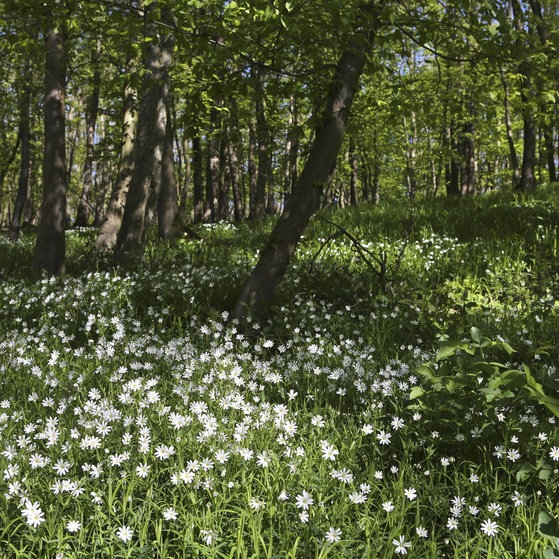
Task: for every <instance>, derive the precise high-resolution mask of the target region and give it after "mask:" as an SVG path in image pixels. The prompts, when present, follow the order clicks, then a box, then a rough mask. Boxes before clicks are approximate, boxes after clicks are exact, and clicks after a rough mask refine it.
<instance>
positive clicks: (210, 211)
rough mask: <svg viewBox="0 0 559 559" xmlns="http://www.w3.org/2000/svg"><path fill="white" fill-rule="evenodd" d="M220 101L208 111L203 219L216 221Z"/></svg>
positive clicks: (219, 170) (219, 171)
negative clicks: (208, 129) (208, 124)
mask: <svg viewBox="0 0 559 559" xmlns="http://www.w3.org/2000/svg"><path fill="white" fill-rule="evenodd" d="M220 106H221V100H219V99H217V100H216V105H215V106H214V107H212V109H211V111H210V129H211V130H210V132H209V138H208V143H207V145H208V154H207V155H208V159H207V163H206V205H205V218H206V219H208V220H209V221H212V222H214V221H216V219H217V216H218V198H217V196H218V193H219V178H220V173H221V169H220V148H221V118H220V114H219V110H218V107H220Z"/></svg>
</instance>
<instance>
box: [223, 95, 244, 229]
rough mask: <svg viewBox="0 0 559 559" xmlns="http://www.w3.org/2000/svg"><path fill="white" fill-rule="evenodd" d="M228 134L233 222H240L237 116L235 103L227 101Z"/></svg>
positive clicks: (241, 199)
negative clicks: (228, 116)
mask: <svg viewBox="0 0 559 559" xmlns="http://www.w3.org/2000/svg"><path fill="white" fill-rule="evenodd" d="M229 115H230V119H229V133H228V134H227V163H228V166H229V177H230V182H231V190H232V192H233V211H234V217H235V221H237V222H240V221H243V220H244V218H245V208H244V204H243V194H242V190H241V174H240V171H239V157H238V155H237V144H238V142H239V134H238V130H239V114H238V108H237V101H236V100H235V99H231V100H230V101H229Z"/></svg>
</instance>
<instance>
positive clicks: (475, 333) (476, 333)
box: [470, 326, 481, 344]
mask: <svg viewBox="0 0 559 559" xmlns="http://www.w3.org/2000/svg"><path fill="white" fill-rule="evenodd" d="M470 336H471V337H472V340H474V342H476V343H478V344H480V343H481V330H480V329H479V328H476V327H475V326H472V327H471V328H470Z"/></svg>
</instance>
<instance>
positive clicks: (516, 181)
mask: <svg viewBox="0 0 559 559" xmlns="http://www.w3.org/2000/svg"><path fill="white" fill-rule="evenodd" d="M499 71H500V73H501V82H502V84H503V90H504V93H505V98H504V108H505V128H506V131H507V142H508V145H509V158H510V166H511V170H512V184H513V187H514V188H518V187H519V185H520V165H519V164H518V155H517V153H516V146H515V143H514V134H513V130H512V118H511V111H510V90H509V83H508V80H507V78H506V76H505V72H504V71H503V69H502V68H499Z"/></svg>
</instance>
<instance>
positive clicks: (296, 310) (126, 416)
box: [0, 202, 559, 559]
mask: <svg viewBox="0 0 559 559" xmlns="http://www.w3.org/2000/svg"><path fill="white" fill-rule="evenodd" d="M533 204H534V205H533V207H535V210H534V212H533V213H534V215H540V216H541V215H543V216H544V217H546V216H549V214H548V213H546V212H547V209H546V208H547V206H545V205H538V203H537V202H534V203H533ZM514 207H516V206H513V208H514ZM523 207H529V204H528V205H525V206H519V208H518V209H519V211H521V210H522V208H523ZM510 208H511V206H508V208H506V209H507V211H509V212H510V211H511V210H510ZM370 211H371V212H374V211H378V210H370ZM471 211H472V214H471V217H472V219H474V218H476V217H479V213H476V212H479V208H478V209H476V208H473V209H472V210H471ZM503 211H505V210H503ZM374 217H375V216H374V215H369V216H368V218H369V219H371V222H373V221H374ZM355 219H357V218H355ZM361 219H364V218H363V217H362V218H361ZM377 221H378V220H377ZM363 223H366V222H365V221H364V222H363ZM542 223H543V229H539V230H538V229H537V228H534V229H533V232H532V236H530V235H525V236H524V237H522V238H517V239H512V240H511V239H510V238H509V239H506V238H505V239H503V242H498V240H497V239H496V238H492V239H490V238H486V239H484V238H476V239H468V238H464V237H463V236H460V234H459V232H456V231H448V230H447V231H446V232H441V231H436V230H431V231H430V232H429V234H427V231H425V230H424V231H421V232H420V233H418V236H417V237H416V238H409V239H407V240H405V241H404V240H402V239H403V234H402V236H401V237H400V238H398V236H397V235H396V236H394V238H389V236H388V235H385V236H384V237H383V238H382V239H379V238H378V235H377V233H376V232H375V234H374V235H371V237H370V238H367V237H366V234H365V233H363V232H361V234H360V239H361V240H362V243H363V246H364V247H366V248H367V249H368V250H370V251H376V252H374V254H377V255H381V256H382V255H385V256H384V257H385V258H386V261H387V262H388V268H387V269H388V272H389V274H388V275H387V276H386V277H384V278H383V281H384V284H383V285H381V286H379V285H378V281H379V276H378V275H375V274H372V275H371V274H370V273H369V272H370V265H369V264H367V263H364V262H363V259H362V255H360V254H359V253H358V252H357V251H356V250H355V244H354V243H352V242H350V241H349V240H348V239H343V238H340V239H339V242H334V243H330V244H329V245H328V247H326V248H324V250H323V251H322V252H321V253H320V255H319V257H317V256H316V255H317V250H318V249H319V247H320V242H313V241H307V242H306V243H303V245H302V247H301V251H300V253H299V260H298V262H296V264H295V266H294V268H293V269H292V270H291V272H290V274H289V276H288V278H287V280H286V283H285V285H284V286H283V287H282V292H281V293H280V295H279V305H278V308H277V309H276V312H275V318H274V319H273V322H270V323H261V324H257V323H254V322H253V323H252V324H251V328H250V336H249V335H246V334H245V333H243V330H241V328H240V327H239V325H238V324H236V323H235V322H231V321H230V320H229V316H228V314H227V312H226V310H224V309H223V308H219V305H217V304H215V301H216V300H217V299H218V297H216V295H215V293H216V292H217V293H219V292H221V294H222V298H225V299H226V298H227V290H228V289H233V287H231V286H234V285H235V284H236V283H238V282H237V278H242V277H244V276H246V274H247V272H248V270H249V267H250V265H251V260H250V258H249V257H248V256H247V254H248V253H249V252H250V251H249V247H247V246H246V245H243V246H240V245H239V246H238V247H236V249H235V250H233V249H232V248H231V247H230V246H228V247H227V251H228V253H229V260H225V259H224V258H223V252H222V251H221V249H219V248H216V249H215V253H214V252H212V250H213V249H212V248H211V247H202V248H201V247H200V246H198V247H197V248H196V249H193V248H192V247H191V246H190V245H188V243H184V244H179V245H178V246H175V247H171V248H169V247H167V248H166V251H167V252H166V253H165V254H166V256H165V255H164V254H163V253H160V252H159V249H157V248H153V249H152V252H151V253H150V254H148V257H147V260H146V262H145V263H144V265H143V266H142V267H141V268H138V269H136V270H128V271H126V270H119V271H114V270H112V271H99V270H97V271H94V270H91V269H85V268H84V270H83V271H81V272H79V273H75V274H74V275H72V276H70V275H69V276H67V277H65V278H63V279H47V278H44V279H42V280H40V281H38V282H31V281H29V280H28V279H26V278H25V277H24V276H23V275H20V277H19V279H17V278H15V277H14V278H13V279H8V278H7V277H6V278H4V279H5V281H4V282H3V283H2V286H1V287H0V327H1V329H2V338H1V341H0V374H1V377H0V378H1V380H0V386H1V394H2V396H1V401H0V408H1V409H0V471H1V472H2V477H1V480H0V486H1V489H2V490H1V492H0V502H1V507H0V556H1V557H6V558H9V557H22V558H31V557H41V558H53V559H54V558H56V559H62V558H68V559H70V558H78V557H111V558H123V557H129V558H132V557H134V558H139V557H161V558H166V557H167V558H179V557H181V558H182V557H215V558H237V557H238V558H245V557H247V558H249V557H254V558H260V557H266V558H272V557H277V558H279V557H282V558H283V557H292V558H295V557H301V558H307V557H309V558H312V557H316V558H325V557H335V558H338V557H351V558H354V557H355V558H357V557H359V558H361V557H371V558H375V559H377V558H388V557H396V556H399V555H402V556H404V555H409V556H411V557H419V558H435V557H457V558H458V557H460V558H466V557H470V558H478V557H499V558H502V557H510V558H512V557H515V558H516V557H529V558H537V557H541V558H544V557H545V558H546V559H547V558H551V557H558V556H559V547H558V543H559V525H558V523H557V518H558V517H559V505H558V504H557V494H558V493H557V490H558V480H559V476H558V469H557V468H558V466H559V436H558V432H557V421H558V412H559V407H557V403H558V402H557V400H555V398H554V395H556V393H557V392H556V389H557V387H556V384H555V377H556V368H555V363H556V355H557V353H556V350H557V348H556V345H555V343H556V338H553V332H554V331H555V332H556V330H555V328H556V325H557V320H556V303H555V296H554V293H555V291H554V289H555V287H556V284H555V283H554V281H553V279H552V278H553V275H552V274H550V273H548V272H549V270H550V269H551V267H552V266H555V264H554V262H553V254H552V253H551V252H550V251H551V248H550V247H552V246H553V235H555V232H556V226H555V225H553V224H548V223H547V222H546V221H545V220H544V221H543V222H542ZM353 225H354V229H353V231H354V232H355V231H358V230H359V227H360V226H359V224H353ZM313 227H320V225H319V224H318V223H315V224H314V225H313ZM230 229H231V226H228V228H227V231H229V230H230ZM87 234H88V233H87V231H85V232H83V231H82V232H78V233H69V242H70V243H72V242H74V243H75V246H76V247H77V248H75V249H74V250H75V253H74V257H75V258H78V256H79V254H78V253H79V252H80V251H82V250H83V246H84V245H83V244H81V242H80V241H79V239H81V238H82V237H83V236H84V235H87ZM224 235H225V233H224ZM356 235H357V233H356ZM72 236H74V237H75V239H72ZM327 236H328V232H327V231H324V234H323V235H322V238H323V239H325V238H327ZM320 237H321V236H320V235H317V236H316V238H320ZM555 238H556V237H555ZM546 239H548V240H549V241H546ZM513 241H514V242H513ZM2 243H6V241H2ZM241 244H242V243H241ZM10 246H11V245H10ZM10 246H8V244H7V243H6V244H5V245H3V248H6V253H7V254H8V253H9V250H12V249H11V248H10ZM29 246H30V245H29ZM22 247H23V248H22ZM402 247H403V248H402ZM534 247H537V250H539V251H540V252H539V253H538V254H535V255H534V254H533V253H532V257H531V258H528V256H527V255H529V254H530V251H531V250H532V249H534V250H535V248H534ZM17 250H19V251H20V252H19V253H18V258H20V257H21V256H22V254H23V255H24V254H25V239H24V240H23V244H22V245H19V248H18V249H17ZM80 254H81V253H80ZM185 254H188V256H184V255H185ZM193 254H195V255H194V256H193ZM181 255H183V256H181ZM81 258H83V254H82V255H81ZM83 260H84V261H85V260H87V259H86V258H83ZM460 263H461V264H460ZM6 266H8V264H6ZM546 267H547V268H546ZM538 269H541V270H545V278H542V277H539V276H538ZM344 274H345V275H344ZM342 276H343V277H344V278H345V282H346V283H345V285H346V289H344V293H343V294H340V296H339V297H338V298H335V297H334V296H333V295H332V294H333V293H334V292H335V291H336V289H335V286H334V285H333V283H332V282H336V281H337V282H339V280H340V278H341V277H342ZM546 278H547V279H546ZM375 282H377V284H375ZM379 287H380V288H382V289H380V288H379ZM338 291H339V283H338ZM224 293H225V295H223V294H224ZM419 293H421V295H420V296H419V295H418V294H419ZM348 299H349V300H348Z"/></svg>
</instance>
